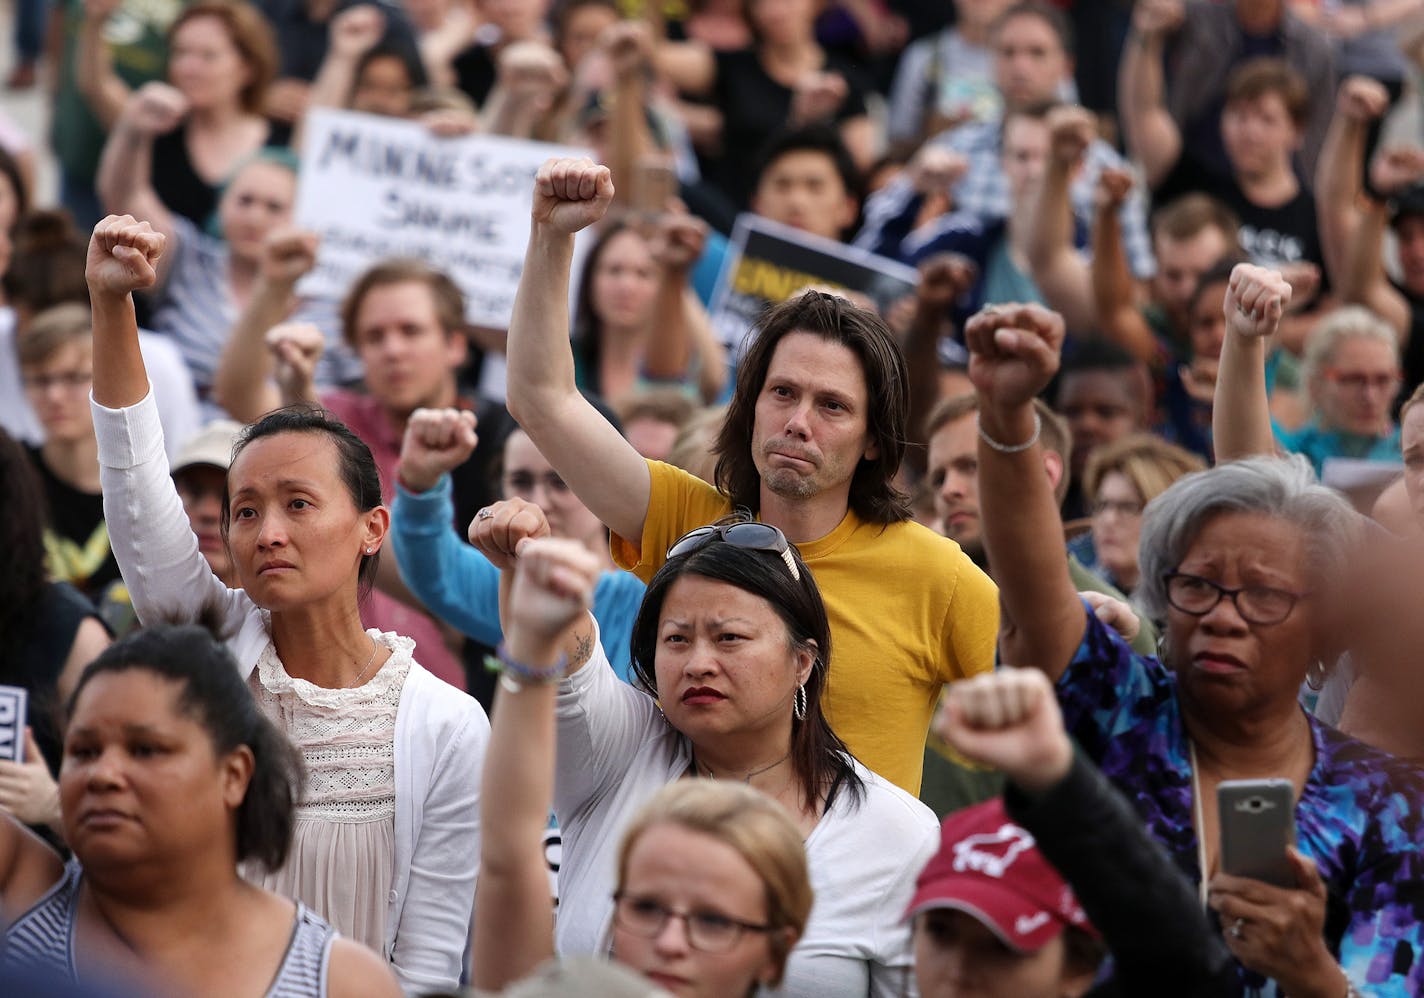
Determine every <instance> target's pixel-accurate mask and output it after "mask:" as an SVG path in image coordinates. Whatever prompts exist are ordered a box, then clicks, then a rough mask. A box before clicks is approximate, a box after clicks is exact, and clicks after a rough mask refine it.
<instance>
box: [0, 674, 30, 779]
mask: <svg viewBox="0 0 1424 998" xmlns="http://www.w3.org/2000/svg"><path fill="white" fill-rule="evenodd" d="M28 696H29V694H28V693H26V691H25V688H24V687H22V686H0V759H5V760H6V761H8V762H24V761H25V701H26V699H28Z"/></svg>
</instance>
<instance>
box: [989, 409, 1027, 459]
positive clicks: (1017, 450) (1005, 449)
mask: <svg viewBox="0 0 1424 998" xmlns="http://www.w3.org/2000/svg"><path fill="white" fill-rule="evenodd" d="M974 426H975V428H976V429H978V431H979V439H980V440H982V441H984V442H985V443H986V444H988V445H989V446H990V447H992V448H993V449H994V450H996V451H998V452H999V453H1000V454H1022V453H1023V452H1024V451H1026V450H1028V449H1029V448H1030V447H1032V446H1033V445H1034V444H1036V443H1038V438H1039V435H1040V434H1041V433H1042V432H1043V419H1042V418H1041V417H1040V416H1039V415H1038V410H1037V409H1035V410H1033V436H1031V437H1029V438H1028V440H1026V441H1024V442H1023V443H1021V444H1013V445H1010V444H1001V443H999V441H997V440H995V439H994V438H993V437H991V436H989V434H987V433H985V432H984V424H983V423H981V422H980V421H979V418H978V417H977V416H976V417H975V419H974Z"/></svg>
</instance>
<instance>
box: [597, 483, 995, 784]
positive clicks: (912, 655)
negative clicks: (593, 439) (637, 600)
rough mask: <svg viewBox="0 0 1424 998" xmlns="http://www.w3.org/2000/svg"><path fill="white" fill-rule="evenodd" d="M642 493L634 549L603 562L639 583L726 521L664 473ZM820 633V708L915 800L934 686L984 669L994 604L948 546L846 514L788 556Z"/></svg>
mask: <svg viewBox="0 0 1424 998" xmlns="http://www.w3.org/2000/svg"><path fill="white" fill-rule="evenodd" d="M648 470H649V472H650V473H651V475H652V492H651V494H650V497H649V502H648V516H647V521H646V522H645V523H644V524H643V536H642V539H641V543H640V544H634V543H632V542H630V541H628V540H627V539H625V538H622V537H618V536H617V535H614V536H613V539H612V543H611V547H612V550H613V558H614V560H615V561H616V562H617V563H618V564H619V565H620V566H621V567H623V568H625V569H628V570H629V571H631V572H634V573H635V574H637V575H638V577H639V578H641V579H643V581H645V582H646V581H648V580H649V579H651V578H652V577H653V574H654V573H655V572H656V571H657V570H658V568H660V567H661V566H662V563H663V561H664V560H665V558H666V554H667V549H668V548H669V547H670V546H671V545H672V543H673V542H674V541H676V540H677V539H678V538H679V537H681V536H682V535H683V534H685V533H687V531H689V530H691V529H693V528H694V527H700V526H702V525H704V524H707V523H711V522H713V521H714V520H716V519H718V518H719V517H722V516H725V515H727V513H728V512H730V509H731V506H730V504H729V503H728V501H727V497H726V496H724V495H723V494H722V493H720V492H718V491H717V490H716V489H714V488H713V487H712V486H710V485H708V484H707V483H706V482H703V481H701V480H700V479H698V478H695V477H693V476H692V475H690V474H688V473H687V472H685V471H681V470H679V469H677V468H674V467H672V466H671V465H667V464H662V463H660V462H657V461H649V462H648ZM796 548H797V550H798V551H800V552H801V557H802V558H803V559H804V560H805V562H806V564H807V565H809V566H810V568H811V571H812V572H813V573H814V574H815V576H816V584H817V585H818V586H820V588H821V596H822V598H823V599H824V600H825V603H826V614H827V616H828V617H829V618H830V622H831V654H832V657H833V661H832V662H831V670H830V674H829V676H828V678H827V683H826V692H825V700H824V703H823V707H824V710H825V713H826V719H827V720H828V721H830V724H831V727H832V729H833V730H834V731H835V732H836V734H838V735H839V736H840V737H841V739H842V740H843V741H844V742H845V743H846V745H847V746H848V747H849V748H850V750H851V753H852V754H854V755H855V757H856V758H857V759H859V760H860V761H861V762H862V763H864V764H865V765H866V766H867V767H868V768H869V769H871V770H872V771H874V772H876V773H878V774H880V775H881V776H883V777H884V778H885V779H887V780H889V781H890V782H891V783H894V784H895V785H896V786H898V787H901V788H903V789H904V790H907V791H908V792H910V793H912V794H918V793H919V791H920V774H921V769H922V767H923V765H924V752H925V735H926V734H927V732H928V731H929V725H930V719H931V717H932V715H933V713H934V709H935V705H936V703H938V701H939V694H940V690H941V688H942V687H943V686H944V684H945V683H948V682H952V681H953V680H956V679H962V678H964V677H965V676H970V675H973V674H974V673H977V672H985V671H987V670H989V669H992V668H993V667H994V643H995V640H996V638H997V637H998V631H999V597H998V590H997V589H996V588H995V587H994V583H993V582H991V581H990V580H989V577H988V576H987V575H985V574H984V573H983V572H982V571H980V570H979V568H978V567H977V566H976V565H975V564H974V563H973V562H972V561H970V560H969V558H968V557H967V556H966V555H965V554H964V552H962V551H960V550H959V545H958V544H956V543H954V541H952V540H950V539H949V538H947V537H941V536H940V535H939V534H936V533H935V532H934V531H932V530H928V529H926V528H925V527H922V526H920V525H919V524H917V523H912V522H905V523H892V524H889V525H883V524H877V523H866V522H864V521H863V520H861V519H860V517H858V516H857V515H856V514H855V513H854V512H851V511H847V513H846V515H845V519H843V520H842V521H841V522H840V524H839V526H837V527H836V528H835V529H834V530H832V531H831V532H830V533H829V534H827V535H826V536H825V537H822V538H819V539H818V540H814V541H811V542H810V543H807V544H798V545H796Z"/></svg>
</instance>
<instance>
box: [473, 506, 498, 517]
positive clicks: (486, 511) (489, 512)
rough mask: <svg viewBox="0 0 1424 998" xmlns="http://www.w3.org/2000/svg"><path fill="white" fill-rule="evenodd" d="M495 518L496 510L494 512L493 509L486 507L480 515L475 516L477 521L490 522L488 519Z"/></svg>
mask: <svg viewBox="0 0 1424 998" xmlns="http://www.w3.org/2000/svg"><path fill="white" fill-rule="evenodd" d="M493 516H494V510H492V509H490V508H489V507H488V506H486V507H485V508H484V509H482V510H480V511H479V512H478V513H476V514H475V519H476V520H488V519H491V518H493Z"/></svg>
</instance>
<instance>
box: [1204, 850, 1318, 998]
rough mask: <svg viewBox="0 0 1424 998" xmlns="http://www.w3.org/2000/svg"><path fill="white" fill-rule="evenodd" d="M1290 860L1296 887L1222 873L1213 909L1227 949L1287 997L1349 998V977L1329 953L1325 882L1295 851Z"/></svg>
mask: <svg viewBox="0 0 1424 998" xmlns="http://www.w3.org/2000/svg"><path fill="white" fill-rule="evenodd" d="M1286 857H1287V859H1288V861H1289V863H1290V866H1291V870H1292V871H1293V873H1294V874H1295V885H1294V886H1292V887H1275V886H1273V885H1271V884H1268V883H1265V882H1263V881H1260V880H1251V879H1249V878H1247V877H1233V876H1231V875H1230V874H1228V873H1218V874H1217V875H1216V876H1214V877H1212V878H1211V883H1210V884H1209V885H1208V887H1209V890H1210V893H1209V894H1208V897H1207V903H1208V904H1209V905H1210V907H1211V908H1212V909H1213V910H1214V911H1215V912H1216V913H1217V915H1218V916H1219V917H1220V919H1221V924H1222V927H1223V929H1224V930H1225V931H1224V932H1223V933H1222V937H1223V938H1224V939H1225V940H1226V945H1227V948H1228V949H1230V950H1231V952H1232V954H1233V955H1234V956H1235V957H1236V959H1238V960H1240V961H1241V963H1242V964H1243V965H1244V966H1245V967H1247V968H1249V969H1250V970H1254V971H1256V972H1257V973H1258V974H1263V975H1265V976H1266V977H1269V978H1271V979H1273V980H1275V981H1276V982H1278V983H1279V984H1280V986H1281V990H1282V991H1284V992H1285V993H1286V994H1290V995H1296V994H1300V995H1310V994H1317V993H1320V994H1326V993H1329V994H1344V991H1345V984H1344V980H1343V978H1344V971H1342V970H1341V969H1340V965H1339V964H1338V963H1336V961H1335V958H1334V957H1333V956H1331V955H1330V951H1329V950H1328V949H1326V947H1325V898H1326V893H1325V882H1324V881H1323V880H1321V879H1320V872H1319V871H1318V870H1317V869H1316V868H1315V863H1314V862H1312V861H1311V860H1310V859H1309V858H1308V857H1306V856H1304V855H1302V854H1301V853H1300V851H1299V850H1297V849H1296V848H1295V847H1294V846H1289V847H1287V849H1286ZM1336 982H1339V983H1338V984H1337V983H1336ZM1322 988H1325V989H1329V990H1321V989H1322Z"/></svg>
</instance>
